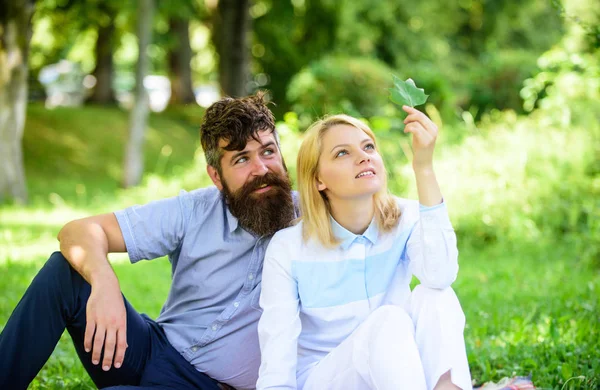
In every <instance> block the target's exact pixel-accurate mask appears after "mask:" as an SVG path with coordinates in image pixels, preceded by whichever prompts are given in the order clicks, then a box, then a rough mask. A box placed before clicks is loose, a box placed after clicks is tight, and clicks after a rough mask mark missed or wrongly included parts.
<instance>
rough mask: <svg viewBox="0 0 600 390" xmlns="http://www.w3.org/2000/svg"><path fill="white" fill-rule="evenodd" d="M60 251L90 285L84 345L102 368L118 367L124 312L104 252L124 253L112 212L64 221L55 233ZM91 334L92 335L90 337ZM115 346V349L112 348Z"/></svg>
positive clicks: (124, 332)
mask: <svg viewBox="0 0 600 390" xmlns="http://www.w3.org/2000/svg"><path fill="white" fill-rule="evenodd" d="M58 240H59V241H60V251H61V252H62V254H63V255H64V256H65V258H66V259H67V260H68V261H69V263H70V264H71V266H72V267H73V268H74V269H75V271H77V272H78V273H79V274H81V276H83V278H84V279H85V280H86V281H87V282H88V283H89V284H90V285H91V286H92V291H91V294H90V298H89V300H88V303H87V310H86V322H87V323H86V329H85V339H84V348H85V350H86V351H87V352H90V351H91V350H92V347H93V351H92V363H93V364H99V363H100V355H101V352H102V347H103V346H104V359H103V361H102V368H103V369H104V370H105V371H108V370H109V369H110V367H111V366H112V365H113V356H114V366H115V367H116V368H119V367H121V365H122V363H123V359H124V356H125V349H126V348H127V313H126V311H125V303H124V301H123V296H122V294H121V288H120V286H119V281H118V279H117V275H116V274H115V272H114V271H113V269H112V267H111V266H110V264H109V262H108V253H111V252H126V250H127V248H126V247H125V241H124V239H123V234H122V232H121V228H120V227H119V223H118V222H117V218H116V217H115V215H114V214H112V213H110V214H101V215H96V216H93V217H88V218H83V219H78V220H75V221H71V222H69V223H67V224H66V225H65V226H64V227H63V228H62V229H61V231H60V232H59V233H58ZM94 334H95V337H94ZM115 347H116V351H115Z"/></svg>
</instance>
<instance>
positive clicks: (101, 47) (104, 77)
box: [84, 2, 141, 104]
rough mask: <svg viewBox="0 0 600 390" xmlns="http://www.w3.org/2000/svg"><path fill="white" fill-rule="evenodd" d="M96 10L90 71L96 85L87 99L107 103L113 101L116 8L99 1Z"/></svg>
mask: <svg viewBox="0 0 600 390" xmlns="http://www.w3.org/2000/svg"><path fill="white" fill-rule="evenodd" d="M84 7H85V5H84ZM140 7H141V6H140ZM97 11H98V16H97V19H96V20H97V23H98V26H97V28H98V30H97V31H98V38H97V39H96V48H95V51H94V52H95V54H96V67H95V68H94V71H93V72H92V73H93V75H94V77H95V78H96V86H95V87H94V91H93V93H92V95H91V96H90V97H89V99H88V101H89V102H92V103H99V104H108V103H114V102H115V94H114V91H113V88H112V87H113V86H112V83H113V78H114V63H113V53H114V51H115V44H114V42H115V40H116V37H115V24H114V19H115V17H116V15H117V10H116V8H114V7H112V6H111V3H104V2H101V3H99V4H98V10H97Z"/></svg>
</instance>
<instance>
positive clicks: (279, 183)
mask: <svg viewBox="0 0 600 390" xmlns="http://www.w3.org/2000/svg"><path fill="white" fill-rule="evenodd" d="M222 183H223V191H221V193H222V194H223V196H224V198H225V201H226V202H227V204H228V206H229V211H231V214H232V215H233V216H234V217H236V218H237V219H238V221H239V224H240V226H241V227H242V228H244V229H245V230H247V231H249V232H250V233H253V234H255V235H258V236H265V235H271V234H274V233H275V232H276V231H278V230H281V229H283V228H286V227H288V226H290V223H291V222H292V220H293V219H294V216H295V213H294V201H293V199H292V184H291V182H290V178H289V176H288V175H287V173H285V174H282V175H280V174H276V173H273V172H268V173H267V174H265V175H264V176H259V177H257V178H256V179H254V180H252V181H251V182H248V183H246V184H244V185H243V186H242V187H241V188H240V189H238V190H237V191H235V192H232V191H231V190H230V189H229V187H228V186H227V183H226V182H225V181H224V180H223V181H222ZM265 184H266V185H268V186H270V187H271V188H270V189H269V190H268V191H267V192H264V193H260V194H258V193H254V191H255V190H257V189H259V188H260V187H261V186H263V185H265Z"/></svg>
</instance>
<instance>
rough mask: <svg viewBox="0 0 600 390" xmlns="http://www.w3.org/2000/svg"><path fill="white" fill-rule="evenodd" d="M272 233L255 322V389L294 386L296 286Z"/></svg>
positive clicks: (281, 247)
mask: <svg viewBox="0 0 600 390" xmlns="http://www.w3.org/2000/svg"><path fill="white" fill-rule="evenodd" d="M285 249H286V248H285V246H284V244H283V242H280V240H278V234H275V236H274V237H273V239H272V240H271V243H270V244H269V247H268V248H267V252H266V254H265V260H264V265H263V274H262V291H261V295H260V306H261V308H262V309H263V313H262V316H261V317H260V320H259V322H258V338H259V342H260V351H261V364H260V369H259V373H258V382H257V384H256V388H257V390H264V389H296V364H297V356H298V355H297V354H298V336H299V335H300V330H301V327H302V325H301V323H300V317H299V298H298V285H297V282H296V280H295V278H294V277H293V275H292V269H291V267H292V262H291V259H290V256H289V254H288V253H287V252H288V251H289V249H288V250H285Z"/></svg>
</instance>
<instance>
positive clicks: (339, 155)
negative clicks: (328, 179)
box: [335, 150, 348, 158]
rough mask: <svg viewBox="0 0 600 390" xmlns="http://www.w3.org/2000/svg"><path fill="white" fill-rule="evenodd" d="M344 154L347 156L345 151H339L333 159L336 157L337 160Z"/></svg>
mask: <svg viewBox="0 0 600 390" xmlns="http://www.w3.org/2000/svg"><path fill="white" fill-rule="evenodd" d="M346 154H348V151H347V150H340V151H339V152H337V153H336V155H335V157H336V158H337V157H341V156H344V155H346Z"/></svg>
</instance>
